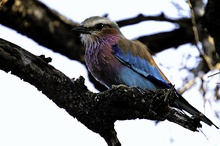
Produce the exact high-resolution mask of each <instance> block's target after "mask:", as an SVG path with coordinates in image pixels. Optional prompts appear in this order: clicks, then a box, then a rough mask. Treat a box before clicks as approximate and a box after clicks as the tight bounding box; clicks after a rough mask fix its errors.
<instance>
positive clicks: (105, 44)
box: [73, 16, 218, 128]
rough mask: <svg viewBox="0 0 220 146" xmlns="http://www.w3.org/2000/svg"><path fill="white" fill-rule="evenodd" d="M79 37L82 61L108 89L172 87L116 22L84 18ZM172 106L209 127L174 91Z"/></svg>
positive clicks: (148, 57) (145, 52)
mask: <svg viewBox="0 0 220 146" xmlns="http://www.w3.org/2000/svg"><path fill="white" fill-rule="evenodd" d="M73 31H75V32H79V33H80V37H81V41H82V42H83V44H84V45H85V46H86V51H85V61H86V65H87V67H88V70H89V71H90V72H91V74H92V75H93V76H94V77H95V79H96V80H98V81H99V82H101V83H102V84H103V85H105V86H107V87H108V88H111V87H112V85H120V84H124V85H127V86H133V87H138V88H140V89H143V90H144V89H150V90H157V89H165V88H168V89H169V88H171V87H172V84H171V83H170V81H169V80H168V79H167V78H166V76H165V75H164V74H163V72H162V71H161V70H160V69H159V67H158V66H157V64H156V63H155V61H154V59H153V58H152V56H151V55H150V53H149V52H148V50H147V47H146V46H145V45H144V44H142V43H141V42H139V41H131V40H129V39H127V38H126V37H125V36H124V35H123V34H122V33H121V31H120V29H119V27H118V25H117V23H116V22H114V21H111V20H109V19H107V18H105V17H99V16H94V17H90V18H87V19H86V20H84V22H82V25H81V26H78V27H76V28H74V29H73ZM175 92H176V93H177V95H178V98H177V99H176V100H175V101H174V104H173V106H174V107H175V108H178V109H180V110H184V111H186V112H188V113H189V114H191V115H198V114H201V115H202V118H201V120H202V121H203V122H205V123H206V124H208V125H209V126H211V125H214V126H215V127H216V128H218V127H217V126H216V125H215V124H213V122H212V121H211V120H209V119H208V118H207V117H206V116H205V115H203V114H202V113H201V112H199V111H198V110H197V109H196V108H194V107H193V106H192V105H191V104H189V102H187V101H186V100H185V99H184V98H183V97H182V96H181V95H180V94H179V93H178V92H177V91H175Z"/></svg>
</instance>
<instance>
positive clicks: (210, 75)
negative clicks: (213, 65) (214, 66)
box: [208, 72, 220, 78]
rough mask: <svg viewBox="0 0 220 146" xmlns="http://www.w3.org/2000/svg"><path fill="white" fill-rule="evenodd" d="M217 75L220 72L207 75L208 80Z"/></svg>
mask: <svg viewBox="0 0 220 146" xmlns="http://www.w3.org/2000/svg"><path fill="white" fill-rule="evenodd" d="M217 74H220V72H217V73H214V74H212V75H209V76H208V78H210V77H212V76H215V75H217Z"/></svg>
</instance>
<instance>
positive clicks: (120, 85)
mask: <svg viewBox="0 0 220 146" xmlns="http://www.w3.org/2000/svg"><path fill="white" fill-rule="evenodd" d="M120 87H128V86H126V85H124V84H119V85H112V87H111V88H112V89H115V88H120Z"/></svg>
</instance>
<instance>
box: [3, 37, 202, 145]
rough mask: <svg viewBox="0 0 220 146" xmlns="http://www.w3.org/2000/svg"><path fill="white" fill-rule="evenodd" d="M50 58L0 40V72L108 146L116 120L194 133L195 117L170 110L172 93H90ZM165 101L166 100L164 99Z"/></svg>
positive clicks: (117, 89) (116, 89)
mask: <svg viewBox="0 0 220 146" xmlns="http://www.w3.org/2000/svg"><path fill="white" fill-rule="evenodd" d="M50 61H51V58H45V57H44V56H43V55H42V56H34V55H32V54H31V53H29V52H27V51H26V50H24V49H22V48H20V47H19V46H16V45H14V44H12V43H10V42H7V41H5V40H2V39H0V69H1V70H4V71H5V72H11V73H12V74H14V75H16V76H18V77H20V78H21V79H23V80H24V81H26V82H29V83H30V84H32V85H33V86H35V87H36V88H37V89H38V90H39V91H42V93H43V94H45V95H46V96H47V97H48V98H49V99H51V100H53V102H54V103H56V105H57V106H59V107H60V108H64V109H65V110H66V111H67V112H68V113H69V114H70V115H71V116H73V117H75V118H77V119H78V120H79V121H80V122H81V123H83V124H84V125H85V126H86V127H88V128H89V129H91V130H92V131H94V132H97V133H99V134H100V135H101V136H102V137H103V138H104V139H105V141H106V142H107V143H108V145H109V146H120V145H121V144H120V142H119V140H118V138H117V133H116V131H115V129H114V122H115V121H116V120H127V119H136V118H139V119H150V120H157V121H163V120H165V119H167V120H169V121H171V122H174V123H177V124H179V125H181V126H183V127H184V128H187V129H189V130H192V131H197V128H199V127H201V124H200V122H199V117H188V116H187V115H185V114H184V113H182V112H181V111H179V110H176V109H174V108H171V106H170V105H171V104H172V102H173V99H174V98H176V97H175V95H176V94H174V93H173V92H172V90H171V91H170V90H158V91H156V92H153V91H149V90H146V91H143V90H139V89H137V88H128V87H126V86H117V87H114V88H113V89H111V90H107V91H104V92H100V93H98V94H97V93H92V92H90V91H89V90H88V89H87V87H86V86H85V85H84V79H83V78H82V77H80V78H79V79H77V80H74V79H70V78H68V77H67V76H65V75H64V74H63V73H62V72H60V71H59V70H56V69H55V68H54V67H53V66H51V65H49V64H48V63H49V62H50ZM165 99H167V100H165Z"/></svg>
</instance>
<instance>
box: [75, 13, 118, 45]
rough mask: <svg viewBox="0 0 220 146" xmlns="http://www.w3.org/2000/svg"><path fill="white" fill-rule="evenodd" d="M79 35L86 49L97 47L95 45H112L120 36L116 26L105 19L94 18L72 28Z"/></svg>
mask: <svg viewBox="0 0 220 146" xmlns="http://www.w3.org/2000/svg"><path fill="white" fill-rule="evenodd" d="M73 31H75V32H78V33H80V36H81V41H82V42H83V43H84V44H85V45H86V47H93V48H95V47H97V45H105V44H108V45H114V44H116V43H117V41H118V40H119V37H120V35H122V33H121V31H120V29H119V27H118V24H117V23H116V22H114V21H111V20H109V19H107V18H105V17H99V16H94V17H90V18H87V19H85V20H84V21H83V22H82V25H80V26H78V27H75V28H73Z"/></svg>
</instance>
